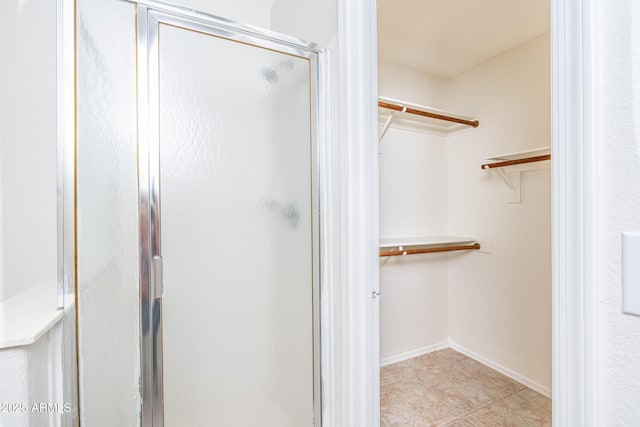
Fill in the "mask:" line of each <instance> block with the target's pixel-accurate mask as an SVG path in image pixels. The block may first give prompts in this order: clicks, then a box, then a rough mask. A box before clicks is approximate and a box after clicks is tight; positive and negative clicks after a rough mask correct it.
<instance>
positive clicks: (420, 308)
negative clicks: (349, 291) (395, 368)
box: [378, 61, 449, 364]
mask: <svg viewBox="0 0 640 427" xmlns="http://www.w3.org/2000/svg"><path fill="white" fill-rule="evenodd" d="M378 72H379V80H378V82H379V93H380V96H385V97H388V98H394V99H399V100H403V101H409V102H413V103H418V104H424V105H430V106H433V107H436V108H444V106H445V101H446V98H445V82H444V81H442V80H439V79H436V78H432V77H430V76H427V75H425V74H422V73H419V72H417V71H414V70H410V69H407V68H404V67H401V66H399V65H396V64H392V63H388V62H384V61H380V62H379V67H378ZM379 153H380V156H379V161H380V166H379V167H380V183H379V184H380V237H381V238H389V237H415V236H433V235H443V234H446V232H447V162H446V159H447V139H446V137H444V136H442V135H437V134H433V133H425V132H417V131H415V130H411V129H407V128H404V127H396V126H395V125H394V124H393V122H392V124H391V127H390V128H389V130H388V131H387V133H386V134H385V136H384V138H383V139H382V141H381V142H380V144H379ZM448 259H449V256H448V255H432V254H426V255H416V256H411V257H391V258H388V260H387V261H386V262H385V264H384V265H383V266H382V267H380V291H381V298H380V357H381V359H382V363H383V364H384V363H387V362H390V361H391V360H394V359H397V358H398V357H402V356H401V355H403V354H404V353H407V352H416V351H418V352H419V351H424V350H425V349H426V348H428V347H431V346H434V345H441V344H442V343H444V342H446V341H447V337H448V334H447V280H448V279H447V265H448ZM390 358H391V359H390Z"/></svg>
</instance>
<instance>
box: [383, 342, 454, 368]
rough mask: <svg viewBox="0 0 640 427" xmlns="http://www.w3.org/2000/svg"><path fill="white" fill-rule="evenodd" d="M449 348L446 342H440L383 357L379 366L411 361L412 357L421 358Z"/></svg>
mask: <svg viewBox="0 0 640 427" xmlns="http://www.w3.org/2000/svg"><path fill="white" fill-rule="evenodd" d="M448 347H449V342H448V341H442V342H439V343H437V344H432V345H428V346H426V347H420V348H417V349H415V350H411V351H407V352H406V353H401V354H396V355H395V356H389V357H385V358H384V359H380V366H385V365H391V364H392V363H397V362H402V361H403V360H408V359H412V358H414V357H418V356H422V355H423V354H427V353H431V352H432V351H437V350H444V349H445V348H448Z"/></svg>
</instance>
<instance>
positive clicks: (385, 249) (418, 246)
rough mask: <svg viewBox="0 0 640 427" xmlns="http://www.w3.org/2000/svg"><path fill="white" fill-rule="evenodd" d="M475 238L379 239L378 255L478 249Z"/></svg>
mask: <svg viewBox="0 0 640 427" xmlns="http://www.w3.org/2000/svg"><path fill="white" fill-rule="evenodd" d="M478 249H480V244H479V243H476V241H475V239H473V238H470V237H461V236H426V237H403V238H390V239H380V257H389V256H399V255H411V254H424V253H432V252H450V251H463V250H478Z"/></svg>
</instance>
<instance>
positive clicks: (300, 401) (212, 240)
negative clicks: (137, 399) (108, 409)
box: [137, 2, 321, 427]
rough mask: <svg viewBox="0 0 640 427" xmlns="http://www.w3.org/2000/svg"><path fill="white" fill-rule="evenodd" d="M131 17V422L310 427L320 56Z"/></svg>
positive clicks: (298, 46)
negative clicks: (137, 318)
mask: <svg viewBox="0 0 640 427" xmlns="http://www.w3.org/2000/svg"><path fill="white" fill-rule="evenodd" d="M137 8H138V13H137V16H138V64H137V72H138V124H139V126H138V129H139V131H138V132H139V134H138V162H139V163H138V178H139V214H140V219H139V224H140V268H141V270H140V296H141V306H140V309H141V310H140V312H141V370H142V373H141V375H142V381H141V388H142V424H143V425H144V426H151V425H153V426H161V425H169V426H178V425H238V426H242V425H263V426H296V427H297V426H313V425H320V413H321V411H320V366H319V365H320V363H319V360H320V359H319V344H320V321H319V284H320V281H319V249H320V248H319V243H318V242H319V238H318V236H319V202H318V200H319V191H318V188H319V186H318V155H317V147H318V139H319V138H318V136H317V135H318V129H319V125H318V117H319V116H318V114H319V109H318V67H319V65H318V64H319V61H318V56H319V54H320V52H319V51H318V50H317V49H315V48H314V46H313V45H309V44H304V43H302V42H300V41H298V40H296V39H292V38H287V37H284V36H281V35H278V34H275V33H270V32H264V31H261V30H257V29H255V28H252V27H248V26H242V25H238V24H234V23H230V22H228V21H225V20H222V19H219V18H214V17H211V16H208V15H204V14H199V13H197V12H193V11H187V10H183V9H178V8H174V7H171V6H167V5H165V4H160V3H158V4H155V3H146V2H145V4H144V5H143V4H142V3H139V4H138V6H137Z"/></svg>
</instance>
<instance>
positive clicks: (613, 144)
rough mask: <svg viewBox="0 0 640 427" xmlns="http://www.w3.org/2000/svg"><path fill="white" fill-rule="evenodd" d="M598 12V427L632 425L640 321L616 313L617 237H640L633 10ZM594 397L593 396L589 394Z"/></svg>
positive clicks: (638, 35)
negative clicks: (625, 233)
mask: <svg viewBox="0 0 640 427" xmlns="http://www.w3.org/2000/svg"><path fill="white" fill-rule="evenodd" d="M602 3H603V6H602V8H601V14H600V16H599V23H600V32H599V33H598V36H597V38H596V40H595V43H596V45H595V47H596V52H597V57H596V67H597V69H598V70H599V71H600V74H599V78H598V80H597V84H596V88H597V92H596V95H597V98H596V111H595V113H596V117H597V118H598V133H597V138H596V145H597V155H596V159H597V161H598V163H597V170H598V177H597V178H598V180H597V182H598V188H597V198H596V203H597V210H598V211H597V217H596V218H597V230H598V234H597V236H595V237H596V244H595V246H596V247H597V248H598V252H597V259H596V268H597V282H596V286H597V292H598V296H599V298H598V313H597V315H598V319H597V323H598V325H599V328H598V331H597V332H598V341H599V342H598V348H599V354H600V359H599V361H598V362H599V363H598V369H599V370H600V372H599V373H598V374H599V379H600V381H601V387H600V390H599V392H600V395H601V398H600V399H598V400H599V403H600V405H601V408H600V409H601V411H600V415H601V417H602V419H601V420H600V422H599V423H596V424H598V425H606V426H632V425H640V406H639V405H638V401H640V386H639V384H640V318H639V317H634V316H629V315H625V314H622V312H621V307H622V300H621V298H622V291H621V263H620V259H621V253H620V250H621V233H622V232H623V231H640V215H638V213H639V212H640V192H639V190H638V189H640V121H639V120H638V118H639V117H640V74H639V73H638V70H639V69H640V26H638V25H637V23H638V22H639V21H640V4H638V2H637V1H631V0H624V1H616V2H613V3H614V4H615V7H610V6H611V5H609V4H608V3H607V4H606V6H607V7H605V6H604V2H602ZM597 392H598V391H596V393H597Z"/></svg>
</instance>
